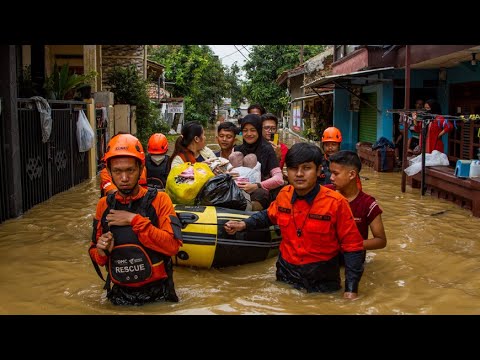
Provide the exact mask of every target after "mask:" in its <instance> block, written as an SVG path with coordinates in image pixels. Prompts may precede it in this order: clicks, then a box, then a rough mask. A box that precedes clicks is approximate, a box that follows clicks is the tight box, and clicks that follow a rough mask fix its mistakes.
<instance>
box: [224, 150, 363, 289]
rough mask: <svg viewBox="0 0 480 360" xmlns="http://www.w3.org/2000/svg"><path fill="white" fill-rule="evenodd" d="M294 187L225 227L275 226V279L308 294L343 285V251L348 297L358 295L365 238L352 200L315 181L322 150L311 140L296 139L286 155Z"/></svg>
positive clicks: (233, 229)
mask: <svg viewBox="0 0 480 360" xmlns="http://www.w3.org/2000/svg"><path fill="white" fill-rule="evenodd" d="M285 162H286V165H287V174H288V180H289V183H290V185H287V186H285V187H284V188H283V189H282V190H281V191H280V193H279V194H278V197H277V198H276V199H275V200H274V201H273V202H272V203H271V204H270V206H269V208H268V209H266V210H262V211H259V212H258V213H255V214H253V215H252V216H250V217H249V218H248V219H245V220H243V221H235V220H230V221H228V222H227V223H225V225H224V228H225V231H226V232H227V233H228V234H230V235H233V234H235V233H236V232H237V231H243V230H246V229H247V230H250V229H258V228H266V227H269V226H271V225H272V224H277V225H278V226H279V227H280V231H281V233H282V242H281V243H280V254H279V256H278V259H277V263H276V267H277V271H276V278H277V280H278V281H283V282H286V283H289V284H292V285H293V286H294V287H295V288H296V289H306V290H307V292H315V291H316V292H332V291H337V290H339V289H341V284H340V264H339V255H340V252H341V251H343V253H344V258H345V292H344V294H343V297H344V298H349V299H354V298H356V297H357V294H358V285H359V282H360V279H361V277H362V274H363V239H362V236H361V235H360V233H359V231H358V229H357V226H356V224H355V220H354V219H353V216H352V211H351V210H350V206H349V204H348V201H347V200H346V199H345V198H344V197H343V196H342V195H340V194H339V193H337V192H336V191H334V190H332V189H327V188H325V187H323V186H320V185H319V184H317V177H318V175H319V174H320V171H321V163H322V154H321V152H320V149H319V148H318V147H317V146H315V145H312V144H308V143H297V144H295V145H293V146H292V147H291V148H290V150H288V152H287V156H286V158H285Z"/></svg>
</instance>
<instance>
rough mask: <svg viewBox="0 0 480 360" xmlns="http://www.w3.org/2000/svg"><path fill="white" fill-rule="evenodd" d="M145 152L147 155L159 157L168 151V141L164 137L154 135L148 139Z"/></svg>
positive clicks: (157, 134)
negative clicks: (146, 151)
mask: <svg viewBox="0 0 480 360" xmlns="http://www.w3.org/2000/svg"><path fill="white" fill-rule="evenodd" d="M147 150H148V153H149V154H155V155H161V154H165V153H166V152H167V151H168V140H167V138H166V136H165V135H163V134H161V133H156V134H153V135H152V136H150V139H148V146H147Z"/></svg>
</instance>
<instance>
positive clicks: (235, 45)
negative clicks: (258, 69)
mask: <svg viewBox="0 0 480 360" xmlns="http://www.w3.org/2000/svg"><path fill="white" fill-rule="evenodd" d="M233 46H235V49H237V51H238V52H239V53H240V55H242V56H243V57H244V58H245V60H247V61H248V59H247V57H246V56H245V55H243V53H242V52H241V51H240V49H239V48H237V45H233ZM242 46H243V45H242Z"/></svg>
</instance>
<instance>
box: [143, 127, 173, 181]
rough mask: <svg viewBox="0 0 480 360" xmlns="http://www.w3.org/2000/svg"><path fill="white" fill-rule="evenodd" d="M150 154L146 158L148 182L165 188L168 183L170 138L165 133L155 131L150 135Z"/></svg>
mask: <svg viewBox="0 0 480 360" xmlns="http://www.w3.org/2000/svg"><path fill="white" fill-rule="evenodd" d="M147 151H148V155H147V158H146V159H145V168H146V169H147V184H148V186H151V187H156V188H158V189H165V185H166V184H167V177H168V173H169V172H170V167H169V166H168V159H169V156H168V155H167V151H168V140H167V138H166V136H165V135H163V134H161V133H155V134H153V135H152V136H150V139H148V144H147Z"/></svg>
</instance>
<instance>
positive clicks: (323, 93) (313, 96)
mask: <svg viewBox="0 0 480 360" xmlns="http://www.w3.org/2000/svg"><path fill="white" fill-rule="evenodd" d="M331 94H333V91H325V92H321V93H318V94H310V95H305V96H300V97H298V98H295V99H292V101H290V102H294V101H300V100H308V99H312V98H316V97H317V96H325V95H331Z"/></svg>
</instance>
